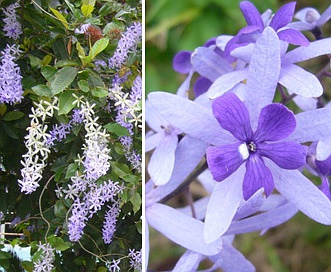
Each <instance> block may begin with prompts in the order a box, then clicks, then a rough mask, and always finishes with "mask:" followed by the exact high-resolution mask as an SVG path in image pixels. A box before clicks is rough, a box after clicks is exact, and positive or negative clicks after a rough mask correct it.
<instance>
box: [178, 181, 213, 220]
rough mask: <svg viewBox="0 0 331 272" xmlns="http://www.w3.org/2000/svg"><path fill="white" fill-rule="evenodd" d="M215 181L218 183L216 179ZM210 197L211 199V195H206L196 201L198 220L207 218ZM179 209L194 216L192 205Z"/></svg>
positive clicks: (196, 216)
mask: <svg viewBox="0 0 331 272" xmlns="http://www.w3.org/2000/svg"><path fill="white" fill-rule="evenodd" d="M213 182H214V184H217V183H215V181H213ZM209 199H210V196H206V197H204V198H200V199H198V200H197V201H195V202H194V210H195V218H196V219H198V220H204V219H205V216H206V210H207V205H208V203H209ZM177 211H179V212H181V213H185V214H187V215H190V216H192V207H190V206H185V207H183V208H177Z"/></svg>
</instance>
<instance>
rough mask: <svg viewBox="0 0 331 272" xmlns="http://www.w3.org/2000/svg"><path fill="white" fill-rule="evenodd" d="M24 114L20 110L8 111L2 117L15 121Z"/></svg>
mask: <svg viewBox="0 0 331 272" xmlns="http://www.w3.org/2000/svg"><path fill="white" fill-rule="evenodd" d="M23 116H24V113H23V112H21V111H10V112H7V113H6V115H5V116H4V117H3V118H2V120H4V121H15V120H18V119H20V118H22V117H23Z"/></svg>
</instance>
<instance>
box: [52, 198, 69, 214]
mask: <svg viewBox="0 0 331 272" xmlns="http://www.w3.org/2000/svg"><path fill="white" fill-rule="evenodd" d="M66 214H67V208H66V206H65V205H64V203H63V202H62V201H61V200H58V201H56V203H55V205H54V215H55V216H56V217H59V218H65V217H66Z"/></svg>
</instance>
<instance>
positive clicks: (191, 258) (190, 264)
mask: <svg viewBox="0 0 331 272" xmlns="http://www.w3.org/2000/svg"><path fill="white" fill-rule="evenodd" d="M202 258H203V256H202V255H201V254H199V253H197V252H194V251H191V250H186V251H185V253H184V254H183V255H182V256H181V257H180V258H179V260H178V262H177V263H176V266H175V267H174V269H173V270H172V272H182V271H198V266H199V263H200V261H201V259H202Z"/></svg>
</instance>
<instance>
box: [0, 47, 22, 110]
mask: <svg viewBox="0 0 331 272" xmlns="http://www.w3.org/2000/svg"><path fill="white" fill-rule="evenodd" d="M18 54H19V50H18V47H17V46H16V45H12V46H9V45H7V47H6V48H5V49H4V50H3V51H1V66H0V104H2V103H8V104H14V103H19V102H21V101H22V99H23V87H22V83H21V79H22V76H21V70H20V67H19V66H18V65H17V64H16V63H15V59H16V57H17V55H18Z"/></svg>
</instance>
